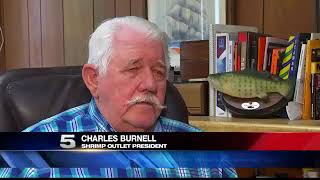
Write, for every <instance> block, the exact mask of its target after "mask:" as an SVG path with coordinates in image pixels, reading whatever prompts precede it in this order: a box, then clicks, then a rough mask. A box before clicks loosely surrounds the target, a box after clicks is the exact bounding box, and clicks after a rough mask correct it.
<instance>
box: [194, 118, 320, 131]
mask: <svg viewBox="0 0 320 180" xmlns="http://www.w3.org/2000/svg"><path fill="white" fill-rule="evenodd" d="M189 123H190V124H191V125H193V126H196V127H198V128H200V129H202V130H204V131H207V132H317V131H319V132H320V120H292V121H290V120H288V119H241V118H219V117H209V116H189Z"/></svg>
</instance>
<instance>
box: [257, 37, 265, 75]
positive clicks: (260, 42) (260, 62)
mask: <svg viewBox="0 0 320 180" xmlns="http://www.w3.org/2000/svg"><path fill="white" fill-rule="evenodd" d="M265 48H266V37H264V36H261V37H259V39H258V65H257V70H258V71H263V62H264V52H265Z"/></svg>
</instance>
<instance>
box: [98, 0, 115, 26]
mask: <svg viewBox="0 0 320 180" xmlns="http://www.w3.org/2000/svg"><path fill="white" fill-rule="evenodd" d="M93 7H94V8H93V9H94V12H93V17H94V29H96V28H97V27H98V26H99V25H100V24H101V23H102V22H103V21H104V20H106V19H108V18H113V17H115V16H116V10H115V0H93Z"/></svg>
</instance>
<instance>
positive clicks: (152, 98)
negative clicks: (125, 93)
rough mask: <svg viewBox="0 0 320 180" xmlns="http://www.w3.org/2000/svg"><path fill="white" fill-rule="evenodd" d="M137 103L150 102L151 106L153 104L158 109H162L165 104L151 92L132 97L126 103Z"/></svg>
mask: <svg viewBox="0 0 320 180" xmlns="http://www.w3.org/2000/svg"><path fill="white" fill-rule="evenodd" d="M138 103H148V104H151V105H153V106H155V107H156V108H158V109H164V108H166V106H163V105H162V104H161V103H160V101H159V99H158V98H157V97H156V96H155V95H152V94H146V95H142V96H136V97H134V98H132V99H131V100H129V101H128V105H129V106H132V105H135V104H138Z"/></svg>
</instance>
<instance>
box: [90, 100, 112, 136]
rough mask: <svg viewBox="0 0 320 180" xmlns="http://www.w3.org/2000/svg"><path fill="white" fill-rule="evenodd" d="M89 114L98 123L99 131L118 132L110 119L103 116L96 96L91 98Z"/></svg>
mask: <svg viewBox="0 0 320 180" xmlns="http://www.w3.org/2000/svg"><path fill="white" fill-rule="evenodd" d="M89 115H90V118H91V119H92V120H93V121H95V123H96V124H97V126H98V128H99V131H102V132H116V130H115V129H113V128H112V126H111V125H110V124H109V123H108V121H107V120H106V119H105V118H104V117H103V115H102V114H101V112H100V111H99V109H98V107H97V104H96V101H95V100H94V98H91V101H90V103H89Z"/></svg>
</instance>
